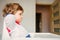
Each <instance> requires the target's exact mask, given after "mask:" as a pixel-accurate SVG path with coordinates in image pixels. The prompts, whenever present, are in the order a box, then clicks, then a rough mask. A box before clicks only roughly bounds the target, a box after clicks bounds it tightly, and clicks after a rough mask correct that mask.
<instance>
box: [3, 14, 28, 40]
mask: <svg viewBox="0 0 60 40" xmlns="http://www.w3.org/2000/svg"><path fill="white" fill-rule="evenodd" d="M7 27H8V28H9V29H10V32H8V30H7ZM27 34H28V32H27V31H26V29H25V28H24V27H23V26H22V25H21V24H17V23H16V22H15V16H14V15H12V14H8V15H7V16H6V17H5V18H4V25H3V34H2V40H14V39H16V38H21V37H24V38H25V37H26V35H27Z"/></svg>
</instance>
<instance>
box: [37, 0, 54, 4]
mask: <svg viewBox="0 0 60 40" xmlns="http://www.w3.org/2000/svg"><path fill="white" fill-rule="evenodd" d="M54 1H55V0H36V2H37V3H38V4H52V3H53V2H54Z"/></svg>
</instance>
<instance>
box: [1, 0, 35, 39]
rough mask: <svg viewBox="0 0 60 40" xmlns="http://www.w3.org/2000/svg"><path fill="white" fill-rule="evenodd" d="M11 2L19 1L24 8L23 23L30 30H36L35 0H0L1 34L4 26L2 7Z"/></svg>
mask: <svg viewBox="0 0 60 40" xmlns="http://www.w3.org/2000/svg"><path fill="white" fill-rule="evenodd" d="M10 2H11V3H13V2H15V3H16V2H17V3H19V4H20V5H21V6H22V7H23V8H24V13H23V21H22V24H23V26H24V27H25V28H26V29H27V31H28V32H35V0H0V36H1V34H2V28H3V17H2V9H3V8H4V6H5V5H6V4H7V3H10ZM0 39H1V37H0Z"/></svg>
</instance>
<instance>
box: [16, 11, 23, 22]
mask: <svg viewBox="0 0 60 40" xmlns="http://www.w3.org/2000/svg"><path fill="white" fill-rule="evenodd" d="M22 14H23V12H22V11H21V10H18V11H17V12H16V13H15V17H16V21H17V22H21V21H22V18H23V15H22Z"/></svg>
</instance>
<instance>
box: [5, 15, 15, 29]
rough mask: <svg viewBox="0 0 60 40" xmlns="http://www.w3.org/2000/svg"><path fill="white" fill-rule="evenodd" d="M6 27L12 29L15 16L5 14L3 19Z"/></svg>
mask: <svg viewBox="0 0 60 40" xmlns="http://www.w3.org/2000/svg"><path fill="white" fill-rule="evenodd" d="M4 22H5V24H6V27H8V28H7V29H10V30H13V29H14V28H15V16H14V15H7V16H6V17H5V19H4Z"/></svg>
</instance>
